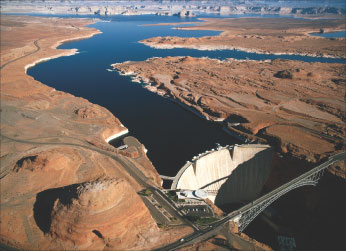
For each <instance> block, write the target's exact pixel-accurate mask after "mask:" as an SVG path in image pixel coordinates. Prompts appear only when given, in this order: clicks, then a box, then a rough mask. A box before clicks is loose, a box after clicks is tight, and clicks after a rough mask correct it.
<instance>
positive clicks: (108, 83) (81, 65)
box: [28, 16, 345, 176]
mask: <svg viewBox="0 0 346 251" xmlns="http://www.w3.org/2000/svg"><path fill="white" fill-rule="evenodd" d="M183 21H186V20H185V19H180V18H178V17H157V16H136V17H128V16H115V17H112V18H111V20H109V21H108V22H97V23H95V24H93V25H91V27H95V28H97V29H99V30H101V31H102V32H103V33H102V34H99V35H96V36H94V37H92V38H90V39H86V40H81V41H75V42H70V43H67V44H64V45H62V46H60V47H59V48H62V49H70V48H77V49H78V50H79V52H80V53H79V54H77V55H74V56H70V57H61V58H58V59H54V60H50V61H48V62H45V63H41V64H39V65H37V66H35V67H33V68H31V69H29V70H28V74H29V75H31V76H33V77H34V78H35V79H37V80H39V81H41V82H43V83H45V84H47V85H48V86H51V87H54V88H56V89H57V90H61V91H65V92H68V93H71V94H73V95H75V96H79V97H83V98H86V99H88V100H89V101H90V102H92V103H96V104H99V105H101V106H104V107H106V108H107V109H109V110H110V111H111V112H112V113H113V114H114V115H115V116H116V117H117V118H119V119H120V121H121V122H122V123H123V124H124V125H125V126H126V127H127V128H128V129H129V130H130V134H131V135H133V136H135V137H136V138H138V139H139V140H140V141H141V142H142V143H143V144H144V145H145V146H146V148H147V149H148V150H149V152H148V156H149V158H150V160H151V161H152V162H153V164H154V166H155V167H156V169H157V170H158V172H159V173H160V174H165V175H172V176H173V175H175V174H176V173H177V171H178V170H179V168H180V167H181V166H182V165H183V164H184V163H185V162H186V161H187V160H191V158H192V157H193V156H194V155H196V154H198V153H200V152H203V151H205V150H208V149H211V148H214V147H215V144H216V143H220V144H222V145H226V144H234V143H236V141H235V140H234V139H232V138H231V137H230V136H228V135H227V134H225V133H224V132H223V131H222V130H220V128H221V126H220V125H218V124H215V123H211V122H208V121H205V120H202V119H200V118H198V117H196V116H194V115H192V113H190V112H188V111H185V110H184V109H183V108H181V107H180V106H178V105H176V104H174V103H172V102H171V101H169V100H167V99H164V98H162V97H160V96H158V95H156V94H154V93H151V92H149V91H147V90H146V89H144V88H142V87H141V86H140V85H139V84H135V83H132V82H131V80H130V78H129V77H126V76H120V75H119V74H118V73H116V72H109V71H106V69H109V68H110V65H111V64H112V63H117V62H123V61H127V60H133V61H141V60H146V59H147V58H150V57H165V56H187V55H189V56H195V57H202V56H206V57H210V58H219V59H225V58H236V59H246V58H249V59H253V60H263V59H275V58H284V59H295V60H302V61H307V62H315V61H318V62H338V63H345V59H331V58H315V57H305V56H288V55H282V56H276V55H265V54H255V53H246V52H241V51H235V50H219V51H198V50H192V49H167V50H166V49H159V50H157V49H152V48H150V47H148V46H145V45H143V44H140V43H138V42H137V41H139V40H142V39H145V38H150V37H155V36H180V37H201V36H213V35H217V34H219V32H216V31H185V30H176V29H171V28H172V26H142V25H143V24H151V23H161V22H183Z"/></svg>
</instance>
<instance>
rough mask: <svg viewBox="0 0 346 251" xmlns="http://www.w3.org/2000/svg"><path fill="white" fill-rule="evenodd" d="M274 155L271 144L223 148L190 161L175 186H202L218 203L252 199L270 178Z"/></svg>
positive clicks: (199, 187) (183, 187) (175, 180)
mask: <svg viewBox="0 0 346 251" xmlns="http://www.w3.org/2000/svg"><path fill="white" fill-rule="evenodd" d="M272 158H273V151H272V149H271V147H270V146H268V145H258V144H254V145H239V146H238V145H235V146H231V147H221V148H219V149H217V150H213V151H210V152H206V153H205V154H202V155H200V156H199V157H196V158H195V159H193V161H192V162H187V163H186V165H185V166H184V167H183V168H181V169H180V171H179V172H178V174H177V176H176V177H175V179H174V181H173V184H172V187H171V188H172V189H188V190H198V189H202V190H204V191H205V192H206V193H207V194H208V198H209V199H210V200H211V201H213V202H214V203H215V204H216V205H223V204H229V203H240V202H246V201H251V200H254V199H256V198H258V196H259V195H260V192H261V190H262V188H263V185H264V183H265V182H266V180H267V179H268V177H269V174H270V170H271V167H272Z"/></svg>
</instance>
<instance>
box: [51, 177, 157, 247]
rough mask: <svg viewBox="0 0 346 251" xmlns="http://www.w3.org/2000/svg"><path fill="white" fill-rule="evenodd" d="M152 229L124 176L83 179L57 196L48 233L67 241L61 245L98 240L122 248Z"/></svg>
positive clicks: (89, 242) (87, 243)
mask: <svg viewBox="0 0 346 251" xmlns="http://www.w3.org/2000/svg"><path fill="white" fill-rule="evenodd" d="M74 197H75V198H74ZM155 231H158V228H157V225H156V224H155V221H154V220H153V219H152V218H151V216H150V213H149V211H148V209H147V208H146V206H145V205H144V203H143V202H142V200H141V199H140V197H139V196H138V195H137V193H136V191H135V190H134V189H133V188H132V187H131V185H129V184H128V183H127V182H126V181H125V180H124V179H116V178H105V179H97V180H95V181H91V182H87V183H83V184H81V185H79V186H77V187H76V188H75V189H74V191H70V192H69V193H68V194H66V195H65V196H61V197H60V198H58V199H57V200H56V201H55V203H54V207H53V210H52V213H51V226H50V230H49V233H50V234H51V235H52V237H53V238H54V239H57V241H63V242H68V243H70V244H67V245H66V244H65V245H64V246H71V247H73V248H76V247H77V248H83V249H85V248H89V247H90V246H92V245H93V247H95V242H97V241H101V242H104V243H105V244H106V245H107V244H108V245H113V246H115V247H117V249H124V250H125V249H129V248H131V247H133V244H134V243H133V244H131V240H135V239H137V238H138V236H142V237H141V238H142V242H145V241H144V240H145V237H143V236H149V235H150V233H151V232H155ZM140 241H141V240H138V242H140ZM138 242H137V243H136V245H139V243H138ZM142 244H143V243H142Z"/></svg>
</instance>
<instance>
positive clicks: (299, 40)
mask: <svg viewBox="0 0 346 251" xmlns="http://www.w3.org/2000/svg"><path fill="white" fill-rule="evenodd" d="M199 20H200V21H204V23H202V24H201V23H197V25H194V26H188V27H179V26H178V27H177V29H184V30H216V31H222V33H221V34H220V35H219V36H207V37H201V38H181V37H153V38H148V39H145V40H142V41H141V43H144V44H146V45H148V46H151V47H153V48H158V49H160V48H161V49H170V48H191V49H198V50H223V49H230V50H232V49H236V50H241V51H247V52H256V53H265V54H296V55H312V56H323V57H338V58H345V57H346V54H345V39H341V38H340V39H339V38H333V39H324V38H321V37H314V36H310V35H309V33H319V32H321V31H323V32H329V31H338V30H345V29H346V26H345V22H344V20H343V19H322V20H321V19H319V20H314V19H310V20H308V19H292V18H224V19H220V18H201V19H199ZM191 24H194V23H191Z"/></svg>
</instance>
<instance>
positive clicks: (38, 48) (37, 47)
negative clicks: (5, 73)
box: [0, 39, 41, 70]
mask: <svg viewBox="0 0 346 251" xmlns="http://www.w3.org/2000/svg"><path fill="white" fill-rule="evenodd" d="M38 40H39V39H37V40H35V41H34V45H35V47H36V50H34V51H32V52H29V53H28V54H26V55H23V56H21V57H19V58H15V59H12V60H10V61H8V62H7V63H5V64H3V65H1V66H0V70H1V69H3V68H4V67H5V66H6V65H9V64H11V63H13V62H16V61H18V60H20V59H22V58H25V57H27V56H30V55H32V54H34V53H36V52H38V51H39V50H41V47H40V46H39V45H38Z"/></svg>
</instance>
